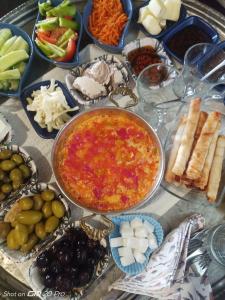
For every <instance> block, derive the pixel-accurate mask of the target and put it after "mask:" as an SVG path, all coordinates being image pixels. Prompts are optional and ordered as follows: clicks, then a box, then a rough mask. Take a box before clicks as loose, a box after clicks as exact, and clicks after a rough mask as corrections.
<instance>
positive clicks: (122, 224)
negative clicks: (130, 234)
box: [120, 222, 131, 230]
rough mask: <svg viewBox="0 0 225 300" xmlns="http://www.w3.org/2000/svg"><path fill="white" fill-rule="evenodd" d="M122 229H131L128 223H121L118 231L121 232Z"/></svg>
mask: <svg viewBox="0 0 225 300" xmlns="http://www.w3.org/2000/svg"><path fill="white" fill-rule="evenodd" d="M124 228H131V226H130V222H122V223H121V224H120V230H121V229H124Z"/></svg>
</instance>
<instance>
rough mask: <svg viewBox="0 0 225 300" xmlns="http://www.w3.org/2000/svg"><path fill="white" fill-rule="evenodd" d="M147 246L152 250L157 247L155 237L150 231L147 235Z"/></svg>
mask: <svg viewBox="0 0 225 300" xmlns="http://www.w3.org/2000/svg"><path fill="white" fill-rule="evenodd" d="M148 246H149V248H150V249H152V250H155V249H156V248H158V243H157V240H156V237H155V235H154V234H153V233H150V234H149V235H148Z"/></svg>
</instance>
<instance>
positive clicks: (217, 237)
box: [207, 223, 225, 266]
mask: <svg viewBox="0 0 225 300" xmlns="http://www.w3.org/2000/svg"><path fill="white" fill-rule="evenodd" d="M207 247H208V252H209V254H210V256H211V257H212V258H213V259H215V260H216V261H217V262H219V263H220V264H222V265H223V266H225V224H224V223H223V224H220V225H217V226H215V227H213V228H212V229H211V230H210V233H209V235H208V239H207Z"/></svg>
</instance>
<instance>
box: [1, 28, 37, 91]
mask: <svg viewBox="0 0 225 300" xmlns="http://www.w3.org/2000/svg"><path fill="white" fill-rule="evenodd" d="M3 28H9V29H10V30H11V31H12V33H13V35H17V36H21V37H22V38H23V39H24V40H25V41H26V42H27V43H28V45H29V60H28V61H27V62H26V67H25V71H24V73H23V75H22V77H21V79H20V83H19V87H18V90H17V91H2V90H0V95H2V96H7V97H19V96H20V93H21V89H22V87H23V85H24V82H25V80H26V78H27V75H28V73H29V71H30V67H31V62H32V60H33V56H34V49H33V43H32V40H31V38H30V37H29V35H28V34H27V33H26V32H25V31H23V30H22V29H20V28H19V27H17V26H15V25H12V24H7V23H0V29H3Z"/></svg>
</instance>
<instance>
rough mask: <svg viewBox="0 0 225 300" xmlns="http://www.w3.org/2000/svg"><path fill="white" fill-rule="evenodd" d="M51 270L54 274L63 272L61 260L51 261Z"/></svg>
mask: <svg viewBox="0 0 225 300" xmlns="http://www.w3.org/2000/svg"><path fill="white" fill-rule="evenodd" d="M50 270H51V272H52V273H53V274H55V275H57V274H59V273H61V272H62V266H61V264H60V262H59V261H53V262H52V263H51V267H50Z"/></svg>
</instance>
